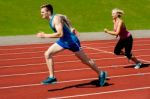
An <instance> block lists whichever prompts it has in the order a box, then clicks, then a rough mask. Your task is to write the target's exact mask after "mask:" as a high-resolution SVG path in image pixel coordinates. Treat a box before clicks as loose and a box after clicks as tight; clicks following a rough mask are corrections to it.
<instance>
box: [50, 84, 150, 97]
mask: <svg viewBox="0 0 150 99" xmlns="http://www.w3.org/2000/svg"><path fill="white" fill-rule="evenodd" d="M145 89H150V86H148V87H136V88H128V89H121V90H112V91H104V92H96V93H89V94H77V95H72V96H63V97H53V98H48V99H67V98H69V99H71V98H77V97H84V96H94V95H101V94H111V93H120V92H128V91H137V90H145Z"/></svg>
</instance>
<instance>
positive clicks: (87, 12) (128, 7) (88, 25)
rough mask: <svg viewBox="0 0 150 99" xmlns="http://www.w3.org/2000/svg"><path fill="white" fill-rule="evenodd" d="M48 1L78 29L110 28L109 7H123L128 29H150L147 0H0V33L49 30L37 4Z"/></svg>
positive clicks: (12, 33)
mask: <svg viewBox="0 0 150 99" xmlns="http://www.w3.org/2000/svg"><path fill="white" fill-rule="evenodd" d="M45 3H51V4H52V5H53V6H54V12H55V13H61V14H65V15H67V16H68V18H69V19H70V20H71V22H72V24H73V26H74V27H75V28H77V29H78V31H80V32H98V31H103V29H104V28H105V27H108V28H110V29H112V27H113V26H112V25H113V24H112V18H111V10H112V9H113V8H120V9H122V10H124V12H125V15H124V17H123V18H124V21H125V23H126V25H127V28H128V29H130V30H139V29H150V18H149V17H150V13H149V11H150V6H149V4H150V0H0V9H1V10H0V14H1V15H0V24H1V25H0V36H8V35H29V34H36V33H37V32H38V31H44V32H48V33H51V32H52V31H51V30H50V29H49V25H48V23H47V21H46V20H43V19H41V17H40V6H41V5H42V4H45Z"/></svg>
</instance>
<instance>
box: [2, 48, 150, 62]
mask: <svg viewBox="0 0 150 99" xmlns="http://www.w3.org/2000/svg"><path fill="white" fill-rule="evenodd" d="M84 47H85V48H87V49H93V50H96V49H95V48H91V47H86V46H84ZM97 50H98V51H101V52H97V53H87V54H88V55H90V54H99V53H111V54H113V53H112V52H108V51H104V50H99V49H97ZM149 50H150V49H139V50H133V52H138V51H149ZM33 53H38V52H33ZM33 53H30V54H33ZM18 54H27V53H18ZM28 54H29V53H28ZM16 55H17V54H16ZM73 55H74V53H73V54H69V55H55V56H53V57H67V56H73ZM34 58H44V55H43V56H41V57H30V58H13V59H12V58H10V59H0V61H6V60H19V59H34Z"/></svg>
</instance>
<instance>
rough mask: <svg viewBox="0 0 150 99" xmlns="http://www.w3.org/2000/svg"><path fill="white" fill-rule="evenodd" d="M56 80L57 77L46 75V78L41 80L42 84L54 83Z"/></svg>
mask: <svg viewBox="0 0 150 99" xmlns="http://www.w3.org/2000/svg"><path fill="white" fill-rule="evenodd" d="M56 82H57V79H56V78H54V77H48V78H47V79H46V80H44V81H42V84H44V85H46V84H54V83H56Z"/></svg>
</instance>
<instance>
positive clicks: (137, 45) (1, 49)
mask: <svg viewBox="0 0 150 99" xmlns="http://www.w3.org/2000/svg"><path fill="white" fill-rule="evenodd" d="M146 41H147V40H146ZM139 42H143V41H139ZM109 43H113V44H115V41H113V42H108V43H90V44H82V45H85V46H90V45H95V44H99V45H100V44H109ZM136 43H137V42H136ZM50 45H51V44H50ZM50 45H48V46H44V47H43V46H42V47H30V48H26V47H25V48H22V47H20V48H13V49H0V50H2V51H5V50H6V51H8V50H21V49H35V48H38V49H41V48H45V47H49V46H50ZM143 45H150V44H149V43H148V44H137V45H135V44H134V46H143ZM112 47H113V46H112Z"/></svg>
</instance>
